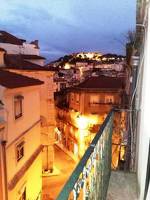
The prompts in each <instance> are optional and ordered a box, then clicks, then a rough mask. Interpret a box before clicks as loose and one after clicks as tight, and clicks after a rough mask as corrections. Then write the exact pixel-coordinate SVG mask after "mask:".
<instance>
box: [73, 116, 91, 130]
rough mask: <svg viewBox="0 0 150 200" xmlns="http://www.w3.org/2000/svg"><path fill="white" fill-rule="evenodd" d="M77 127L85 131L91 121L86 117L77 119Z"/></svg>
mask: <svg viewBox="0 0 150 200" xmlns="http://www.w3.org/2000/svg"><path fill="white" fill-rule="evenodd" d="M76 122H77V126H78V128H79V129H81V130H84V129H87V128H88V125H89V121H88V119H87V118H86V117H84V116H78V117H77V118H76Z"/></svg>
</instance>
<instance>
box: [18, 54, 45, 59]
mask: <svg viewBox="0 0 150 200" xmlns="http://www.w3.org/2000/svg"><path fill="white" fill-rule="evenodd" d="M20 56H21V57H22V58H23V59H44V60H45V59H46V58H44V57H42V56H38V55H29V54H28V55H27V54H21V55H20Z"/></svg>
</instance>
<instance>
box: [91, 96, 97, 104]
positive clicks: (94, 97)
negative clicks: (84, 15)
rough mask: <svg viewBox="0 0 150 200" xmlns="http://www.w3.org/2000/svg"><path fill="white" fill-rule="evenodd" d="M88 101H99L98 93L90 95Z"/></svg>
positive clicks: (94, 102) (95, 102) (93, 102)
mask: <svg viewBox="0 0 150 200" xmlns="http://www.w3.org/2000/svg"><path fill="white" fill-rule="evenodd" d="M90 103H92V104H97V103H99V96H98V95H91V96H90Z"/></svg>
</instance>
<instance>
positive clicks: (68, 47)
mask: <svg viewBox="0 0 150 200" xmlns="http://www.w3.org/2000/svg"><path fill="white" fill-rule="evenodd" d="M112 2H113V3H112ZM1 6H2V7H3V9H1V16H3V17H1V18H0V27H1V29H4V30H6V31H8V32H11V33H13V34H15V35H16V36H18V37H22V38H25V39H26V40H29V41H30V40H34V39H39V41H40V46H41V52H42V53H44V54H46V55H50V54H51V55H53V56H54V55H61V54H66V53H70V52H73V51H78V52H79V51H80V50H81V51H83V50H85V51H90V50H91V51H94V50H97V51H98V50H99V51H108V52H110V51H113V52H120V53H123V51H124V49H123V47H122V46H121V45H120V43H119V42H118V41H117V40H116V39H115V38H119V40H121V41H123V42H124V33H125V32H127V31H128V30H130V29H134V26H135V0H132V1H131V0H126V1H120V0H113V1H112V0H107V1H102V0H101V1H99V0H82V1H81V0H71V1H70V0H44V1H41V0H30V1H29V0H28V1H20V0H7V1H6V0H1ZM48 58H49V56H48Z"/></svg>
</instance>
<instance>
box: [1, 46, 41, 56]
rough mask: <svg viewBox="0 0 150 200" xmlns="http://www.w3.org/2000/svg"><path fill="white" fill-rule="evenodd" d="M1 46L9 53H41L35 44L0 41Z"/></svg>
mask: <svg viewBox="0 0 150 200" xmlns="http://www.w3.org/2000/svg"><path fill="white" fill-rule="evenodd" d="M0 48H3V49H5V50H6V51H7V53H8V54H20V53H21V54H30V55H39V49H37V48H35V45H34V44H25V43H24V44H23V45H15V44H9V43H0Z"/></svg>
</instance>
